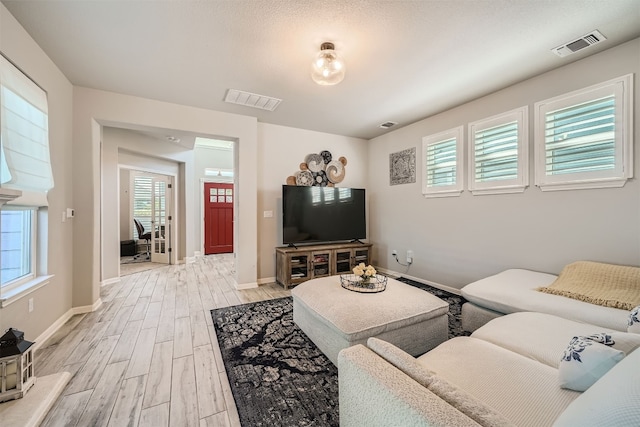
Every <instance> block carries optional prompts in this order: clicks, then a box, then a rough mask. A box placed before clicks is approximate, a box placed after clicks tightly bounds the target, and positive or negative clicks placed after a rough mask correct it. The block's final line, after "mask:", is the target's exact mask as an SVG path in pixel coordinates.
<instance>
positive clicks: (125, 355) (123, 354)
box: [109, 320, 142, 363]
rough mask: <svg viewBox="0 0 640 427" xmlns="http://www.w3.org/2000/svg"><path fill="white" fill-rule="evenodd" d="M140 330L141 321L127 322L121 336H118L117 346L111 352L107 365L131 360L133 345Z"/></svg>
mask: <svg viewBox="0 0 640 427" xmlns="http://www.w3.org/2000/svg"><path fill="white" fill-rule="evenodd" d="M141 328H142V320H134V321H133V322H127V326H125V328H124V330H123V331H122V334H121V335H119V339H118V344H117V345H116V348H115V349H114V350H113V354H112V355H111V359H110V360H109V363H115V362H121V361H123V360H129V359H131V354H133V348H134V344H135V342H136V341H137V339H138V334H139V333H140V330H141Z"/></svg>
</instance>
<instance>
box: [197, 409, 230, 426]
mask: <svg viewBox="0 0 640 427" xmlns="http://www.w3.org/2000/svg"><path fill="white" fill-rule="evenodd" d="M200 427H231V422H229V416H228V415H227V411H224V412H219V413H217V414H213V415H211V416H210V417H206V418H202V419H200Z"/></svg>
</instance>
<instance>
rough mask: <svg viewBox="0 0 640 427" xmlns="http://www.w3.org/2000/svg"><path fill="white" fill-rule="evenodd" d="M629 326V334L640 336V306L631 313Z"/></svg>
mask: <svg viewBox="0 0 640 427" xmlns="http://www.w3.org/2000/svg"><path fill="white" fill-rule="evenodd" d="M628 324H629V326H628V327H627V332H631V333H634V334H640V305H639V306H637V307H636V308H634V309H633V310H631V312H630V313H629V322H628Z"/></svg>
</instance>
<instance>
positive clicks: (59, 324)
mask: <svg viewBox="0 0 640 427" xmlns="http://www.w3.org/2000/svg"><path fill="white" fill-rule="evenodd" d="M73 315H74V312H73V308H70V309H69V310H68V311H67V312H66V313H65V314H63V315H62V316H60V317H59V318H58V320H56V321H55V322H53V324H52V325H51V326H49V327H48V328H47V329H46V330H45V331H44V332H43V333H41V334H40V335H38V337H37V338H36V339H35V344H33V347H34V349H35V350H37V349H38V347H40V346H41V345H42V344H44V343H45V342H46V341H47V340H48V339H49V338H51V336H52V335H53V334H55V333H56V331H57V330H58V329H60V328H61V327H62V325H64V324H65V323H67V320H69V319H71V317H73Z"/></svg>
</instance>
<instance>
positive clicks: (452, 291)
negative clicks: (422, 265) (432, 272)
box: [376, 268, 462, 295]
mask: <svg viewBox="0 0 640 427" xmlns="http://www.w3.org/2000/svg"><path fill="white" fill-rule="evenodd" d="M376 269H377V270H378V271H380V272H381V273H384V274H388V275H390V276H397V277H404V278H406V279H409V280H413V281H415V282H418V283H423V284H425V285H429V286H433V287H434V288H437V289H440V290H442V291H445V292H449V293H450V294H454V295H462V292H461V291H460V289H458V288H452V287H451V286H447V285H443V284H441V283H436V282H431V281H429V280H424V279H420V278H418V277H414V276H410V275H408V274H405V273H398V272H397V271H393V270H387V269H386V268H376Z"/></svg>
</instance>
